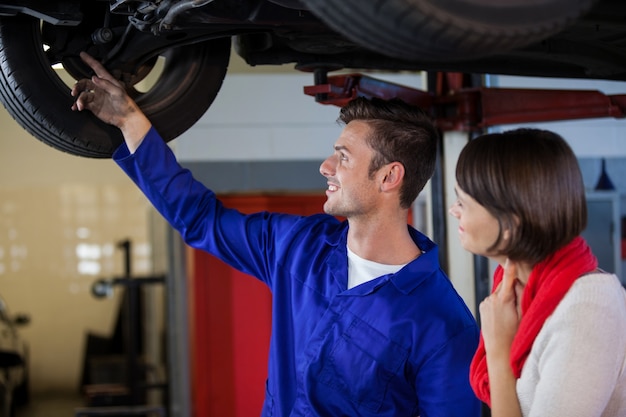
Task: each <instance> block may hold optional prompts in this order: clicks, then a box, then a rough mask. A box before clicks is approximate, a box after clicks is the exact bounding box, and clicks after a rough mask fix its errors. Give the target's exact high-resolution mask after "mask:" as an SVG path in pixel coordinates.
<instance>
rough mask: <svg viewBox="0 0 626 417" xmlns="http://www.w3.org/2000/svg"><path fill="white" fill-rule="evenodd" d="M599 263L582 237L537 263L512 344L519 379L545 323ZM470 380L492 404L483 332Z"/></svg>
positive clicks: (497, 275) (495, 279)
mask: <svg viewBox="0 0 626 417" xmlns="http://www.w3.org/2000/svg"><path fill="white" fill-rule="evenodd" d="M597 266H598V260H597V259H596V257H595V256H594V255H593V253H591V250H590V249H589V246H587V243H586V242H585V240H584V239H583V238H582V237H577V238H575V239H574V240H572V241H571V242H570V243H568V244H567V245H565V246H564V247H563V248H561V249H559V250H558V251H556V252H555V253H554V254H552V255H551V256H549V257H548V258H546V259H544V260H543V261H541V262H539V263H538V264H537V265H535V267H534V268H533V270H532V271H531V273H530V276H529V277H528V283H527V284H526V287H525V288H524V293H523V294H522V319H521V321H520V323H519V327H518V329H517V333H516V334H515V338H514V339H513V344H512V345H511V368H512V369H513V374H514V375H515V377H516V378H519V377H520V375H521V373H522V367H523V366H524V362H525V361H526V358H527V357H528V354H529V353H530V349H531V347H532V345H533V342H534V341H535V338H536V337H537V334H538V333H539V330H541V328H542V327H543V323H544V322H545V321H546V319H547V318H548V317H549V316H550V315H551V314H552V313H553V312H554V309H555V308H556V306H557V305H558V304H559V302H561V300H562V299H563V297H564V296H565V293H567V291H568V290H569V289H570V287H571V286H572V284H573V283H574V281H576V280H577V279H578V278H579V277H580V276H582V275H584V274H585V273H587V272H590V271H593V270H594V269H596V267H597ZM503 274H504V269H503V268H502V267H500V266H498V267H497V268H496V271H495V273H494V276H493V288H494V290H495V288H497V287H498V284H499V283H500V281H502V276H503ZM470 383H471V385H472V388H473V389H474V392H475V393H476V396H477V397H478V398H479V399H480V400H481V401H483V402H485V403H486V404H487V405H489V406H491V395H490V390H489V375H488V374H487V357H486V353H485V343H484V341H483V337H482V334H481V336H480V342H479V344H478V350H477V351H476V354H475V355H474V359H473V360H472V364H471V365H470Z"/></svg>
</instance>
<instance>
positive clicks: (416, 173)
mask: <svg viewBox="0 0 626 417" xmlns="http://www.w3.org/2000/svg"><path fill="white" fill-rule="evenodd" d="M353 120H362V121H366V122H367V123H368V125H369V126H370V127H371V128H372V132H373V133H372V135H370V136H369V137H368V138H367V143H368V145H369V146H370V147H371V148H372V149H373V150H374V153H375V155H374V157H373V158H372V161H371V163H370V168H369V172H370V175H373V174H374V172H376V170H378V169H379V168H380V167H382V166H383V165H385V164H388V163H390V162H400V163H401V164H402V165H403V166H404V170H405V177H404V181H403V183H402V186H401V188H400V205H401V206H402V207H403V208H409V207H410V206H411V204H412V203H413V201H415V199H416V198H417V195H418V194H419V193H420V191H422V189H423V188H424V186H425V185H426V183H427V182H428V180H429V179H430V177H432V175H433V172H434V170H435V162H436V158H437V141H438V138H439V134H438V132H437V129H436V128H435V126H434V125H433V122H432V120H431V119H430V117H429V116H428V115H427V114H426V113H425V112H424V111H422V110H421V109H420V108H418V107H415V106H411V105H409V104H407V103H405V102H403V101H401V100H399V99H392V100H382V99H378V98H372V99H367V98H363V97H359V98H356V99H354V100H352V101H350V102H349V103H348V104H347V105H346V106H345V107H343V108H342V109H341V112H340V115H339V121H341V122H343V123H345V124H348V123H350V122H351V121H353Z"/></svg>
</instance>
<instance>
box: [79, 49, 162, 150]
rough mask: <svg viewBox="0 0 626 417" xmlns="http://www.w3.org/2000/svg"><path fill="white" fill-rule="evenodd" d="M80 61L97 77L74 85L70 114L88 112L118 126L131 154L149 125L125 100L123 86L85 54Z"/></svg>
mask: <svg viewBox="0 0 626 417" xmlns="http://www.w3.org/2000/svg"><path fill="white" fill-rule="evenodd" d="M80 57H81V59H82V60H83V61H84V62H85V63H86V64H87V65H89V66H90V67H91V69H93V71H94V72H95V74H96V75H94V76H93V77H91V78H88V79H82V80H79V81H78V82H77V83H76V84H75V85H74V87H73V88H72V92H71V94H72V97H76V101H75V102H74V104H73V105H72V110H75V111H82V110H89V111H91V112H92V113H93V114H94V115H95V116H96V117H98V118H99V119H100V120H102V121H103V122H105V123H108V124H111V125H113V126H117V127H118V128H119V129H120V130H121V131H122V134H123V135H124V139H125V140H126V144H127V145H128V148H129V150H130V151H131V153H132V152H134V151H135V150H136V149H137V147H138V146H139V144H140V143H141V140H142V139H143V137H144V136H145V135H146V133H147V132H148V130H150V126H151V124H150V121H149V120H148V118H147V117H146V116H145V115H144V114H143V112H142V111H141V109H140V108H139V106H137V103H135V102H134V101H133V99H131V98H130V97H129V96H128V94H127V93H126V89H125V88H124V84H122V83H121V82H120V81H118V80H116V79H115V78H114V77H113V76H112V75H111V74H110V73H109V72H108V71H107V70H106V69H105V68H104V66H103V65H102V64H101V63H100V62H99V61H98V60H96V59H95V58H93V57H92V56H90V55H89V54H87V53H85V52H81V53H80Z"/></svg>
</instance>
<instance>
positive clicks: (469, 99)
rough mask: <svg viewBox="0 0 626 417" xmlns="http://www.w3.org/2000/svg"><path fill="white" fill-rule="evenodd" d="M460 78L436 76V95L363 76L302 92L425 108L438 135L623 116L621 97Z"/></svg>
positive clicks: (321, 81) (325, 80)
mask: <svg viewBox="0 0 626 417" xmlns="http://www.w3.org/2000/svg"><path fill="white" fill-rule="evenodd" d="M463 75H464V74H460V73H436V80H437V83H436V91H433V92H425V91H421V90H418V89H414V88H411V87H406V86H403V85H399V84H394V83H390V82H387V81H383V80H379V79H376V78H372V77H369V76H366V75H362V74H345V75H333V76H329V77H327V76H324V75H323V74H318V73H316V76H315V82H316V83H315V85H313V86H307V87H304V93H305V94H307V95H311V96H314V97H315V100H316V101H317V102H318V103H322V104H333V105H336V106H343V105H345V104H346V103H347V102H348V101H350V100H352V99H353V98H356V97H361V96H364V97H369V98H372V97H378V98H383V99H391V98H396V97H397V98H400V99H402V100H404V101H406V102H407V103H410V104H413V105H415V106H418V107H420V108H422V109H424V110H425V111H426V112H428V113H429V114H430V115H431V116H432V117H433V119H434V121H435V123H436V124H437V126H438V127H439V129H440V130H441V131H444V132H445V131H468V132H469V131H480V130H482V129H484V128H487V127H490V126H496V125H503V124H512V123H528V122H547V121H555V120H570V119H585V118H595V117H615V118H622V117H626V94H619V95H605V94H603V93H601V92H599V91H595V90H542V89H518V88H487V87H465V86H464V84H465V83H464V82H463V80H464V77H463Z"/></svg>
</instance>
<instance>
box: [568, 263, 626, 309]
mask: <svg viewBox="0 0 626 417" xmlns="http://www.w3.org/2000/svg"><path fill="white" fill-rule="evenodd" d="M566 300H567V302H571V303H577V302H594V301H595V302H599V303H601V304H603V305H608V304H612V303H615V304H614V305H615V306H616V307H617V306H621V307H622V308H625V309H626V289H625V288H624V286H623V285H622V283H621V282H620V279H619V278H618V277H617V275H615V274H611V273H608V272H604V271H601V270H598V271H596V272H592V273H589V274H585V275H583V276H582V277H580V278H579V279H577V280H576V281H575V282H574V284H573V285H572V288H570V290H569V291H568V293H567V294H566V296H565V299H564V301H566Z"/></svg>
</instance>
